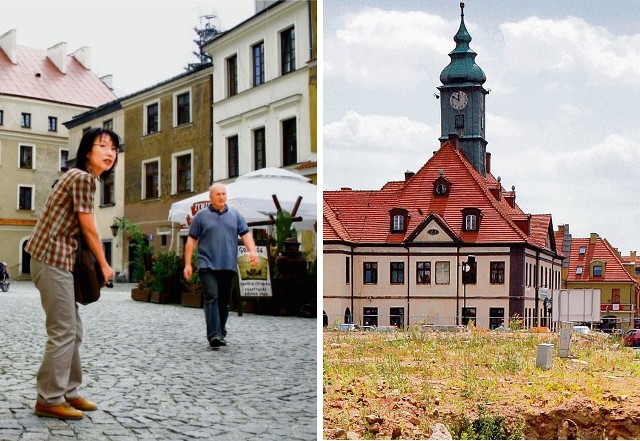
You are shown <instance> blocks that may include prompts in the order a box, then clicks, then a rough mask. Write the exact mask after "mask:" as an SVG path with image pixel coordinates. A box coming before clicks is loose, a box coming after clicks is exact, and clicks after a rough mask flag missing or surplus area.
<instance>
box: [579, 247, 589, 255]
mask: <svg viewBox="0 0 640 441" xmlns="http://www.w3.org/2000/svg"><path fill="white" fill-rule="evenodd" d="M578 252H579V253H580V254H586V252H587V247H585V246H584V245H583V246H581V247H580V250H579V251H578Z"/></svg>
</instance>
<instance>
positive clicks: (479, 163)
mask: <svg viewBox="0 0 640 441" xmlns="http://www.w3.org/2000/svg"><path fill="white" fill-rule="evenodd" d="M453 41H455V43H456V48H455V49H454V50H453V51H451V52H450V53H449V57H450V58H451V62H450V63H449V65H448V66H447V67H445V68H444V69H443V71H442V73H441V74H440V81H441V82H442V86H439V87H438V90H440V128H441V133H440V138H439V139H440V142H441V143H442V142H444V141H446V140H447V139H449V135H450V134H452V133H455V134H457V135H458V137H459V145H460V149H461V150H462V152H463V153H464V155H465V156H466V158H467V159H468V160H469V162H471V164H473V166H474V167H475V169H476V170H478V172H480V174H482V176H485V175H486V152H487V141H486V140H485V139H484V136H485V110H484V100H485V97H486V95H487V94H488V93H489V92H488V91H487V90H486V89H485V88H484V87H483V86H482V85H483V84H484V82H485V81H486V80H487V78H486V76H485V74H484V72H483V71H482V69H480V66H478V65H477V64H476V62H475V58H476V53H475V52H474V51H472V50H471V49H470V48H469V43H470V42H471V35H469V32H467V28H466V26H465V24H464V3H462V2H461V3H460V28H459V29H458V32H457V33H456V35H455V36H454V37H453Z"/></svg>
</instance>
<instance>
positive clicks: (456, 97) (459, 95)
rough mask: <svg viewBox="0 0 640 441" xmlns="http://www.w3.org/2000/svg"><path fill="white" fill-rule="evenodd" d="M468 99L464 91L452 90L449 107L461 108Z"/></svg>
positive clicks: (465, 104)
mask: <svg viewBox="0 0 640 441" xmlns="http://www.w3.org/2000/svg"><path fill="white" fill-rule="evenodd" d="M468 101H469V98H468V97H467V94H466V93H464V92H463V91H462V90H459V91H457V92H453V93H452V94H451V98H449V103H451V107H453V108H454V109H456V110H462V109H464V108H465V107H467V102H468Z"/></svg>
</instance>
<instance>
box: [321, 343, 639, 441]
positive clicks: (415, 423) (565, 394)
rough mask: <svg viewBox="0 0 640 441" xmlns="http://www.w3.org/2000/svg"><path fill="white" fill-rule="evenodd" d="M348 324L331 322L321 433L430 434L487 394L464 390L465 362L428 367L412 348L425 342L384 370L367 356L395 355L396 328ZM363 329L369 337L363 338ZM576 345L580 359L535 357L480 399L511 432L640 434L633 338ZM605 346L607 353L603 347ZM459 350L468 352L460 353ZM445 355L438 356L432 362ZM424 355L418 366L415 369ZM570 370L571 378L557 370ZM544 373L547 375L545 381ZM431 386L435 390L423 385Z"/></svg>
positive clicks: (536, 435) (473, 412)
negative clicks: (370, 364) (345, 329)
mask: <svg viewBox="0 0 640 441" xmlns="http://www.w3.org/2000/svg"><path fill="white" fill-rule="evenodd" d="M344 334H345V333H338V332H336V331H325V332H324V345H323V346H324V363H325V369H324V375H323V377H324V387H323V428H324V429H323V435H324V439H411V440H419V439H428V438H430V437H431V435H432V432H433V428H434V426H435V425H436V423H444V424H445V425H446V426H447V427H448V428H452V427H455V426H456V425H457V424H460V422H461V419H462V417H463V415H464V416H465V417H466V418H470V419H473V418H475V417H477V415H478V406H477V405H478V404H480V403H478V402H477V401H476V400H474V397H469V396H468V395H467V396H465V394H464V393H461V392H462V391H463V390H464V389H465V385H464V384H462V383H461V382H460V381H456V378H458V379H459V378H461V377H463V376H464V375H465V374H464V373H461V372H459V371H460V369H461V368H462V366H464V365H465V363H466V362H461V363H459V365H458V366H456V365H455V363H449V365H450V369H449V370H450V371H451V372H450V373H451V375H449V374H447V373H444V374H443V373H435V376H434V375H432V374H431V373H427V372H429V370H428V369H424V364H423V363H422V362H421V361H420V360H419V358H420V357H419V356H416V355H412V354H414V353H415V352H416V351H419V350H420V349H416V348H413V347H412V346H411V345H409V350H408V351H407V352H402V353H401V355H400V361H399V362H398V363H397V364H398V365H400V366H401V367H399V368H398V369H397V370H396V371H395V372H392V373H387V374H386V375H381V376H378V375H377V373H374V372H371V371H369V370H368V369H367V368H366V367H365V368H362V366H366V363H367V361H366V360H367V359H375V360H378V361H380V360H382V359H384V357H390V355H388V354H389V353H388V352H387V351H393V350H394V348H396V346H397V345H396V344H395V343H394V339H397V337H386V338H380V337H379V336H375V335H373V334H379V333H371V332H362V333H353V332H350V333H348V334H349V336H348V337H345V336H344ZM358 334H360V335H358ZM461 338H465V337H461ZM501 338H505V337H502V336H501ZM506 338H509V337H506ZM547 338H550V337H547ZM551 338H552V337H551ZM574 338H576V336H575V335H574ZM579 338H580V339H582V338H583V337H579ZM362 339H364V340H366V341H367V343H366V346H362V347H360V346H359V343H358V341H360V340H362ZM491 341H493V340H491ZM588 344H589V345H592V343H588ZM572 345H574V346H573V347H574V348H575V350H576V352H578V353H579V354H580V357H579V358H580V359H578V360H567V361H566V362H565V361H564V360H563V361H560V360H558V359H557V358H554V360H555V361H554V363H555V365H554V367H553V369H552V370H550V371H548V372H546V373H539V372H540V370H539V369H536V368H535V366H534V367H533V368H531V369H520V370H518V371H517V372H515V373H513V372H510V373H508V374H505V375H504V376H503V377H502V378H499V379H495V380H494V382H493V383H492V384H493V385H497V386H492V387H496V388H497V389H500V391H499V393H498V394H494V395H492V396H499V397H500V399H499V400H496V401H493V402H484V403H482V404H483V405H484V406H486V409H487V410H488V411H489V412H490V413H491V414H494V415H500V416H501V417H503V418H504V421H505V424H504V425H505V428H506V430H507V434H508V433H509V432H510V431H512V430H515V429H516V428H517V427H519V429H520V431H521V433H522V438H524V439H531V440H534V439H535V440H538V439H635V440H639V439H640V375H639V373H640V368H638V367H636V366H640V357H639V356H638V355H637V354H636V355H634V350H633V349H631V348H624V347H620V348H617V349H614V350H611V348H610V347H609V346H608V345H610V343H604V344H603V343H602V342H597V344H596V346H597V347H596V349H594V348H593V347H592V346H585V347H582V346H581V345H582V342H581V341H578V342H577V343H573V342H572ZM613 347H614V348H615V345H614V346H613ZM599 350H601V351H604V352H606V353H607V355H606V356H604V357H603V355H602V354H599V353H597V352H598V351H599ZM616 351H618V352H616ZM470 352H471V351H470ZM395 353H397V349H396V352H395ZM395 353H394V354H395ZM349 354H352V355H349ZM385 354H386V355H385ZM393 356H394V357H395V355H393ZM460 356H462V357H465V355H464V354H462V355H460V354H458V355H456V357H460ZM467 356H476V355H472V354H471V353H470V354H467ZM529 356H531V354H529ZM616 356H618V357H624V358H625V363H624V364H622V366H623V367H622V368H621V367H620V365H619V364H618V363H616V362H615V357H616ZM534 359H535V357H534ZM585 359H586V360H588V361H583V360H585ZM416 360H418V361H416ZM454 360H455V359H454ZM363 361H364V362H363ZM439 362H440V360H435V361H434V360H433V359H431V363H432V365H433V366H435V363H439ZM447 362H449V360H447ZM329 363H330V365H329ZM418 365H420V367H421V368H420V369H411V367H412V366H418ZM460 365H462V366H460ZM327 366H330V370H329V371H327ZM354 366H360V367H359V368H357V369H360V371H359V372H354V371H353V369H354ZM468 366H469V365H468V364H467V367H468ZM407 367H409V368H407ZM572 369H574V371H571V370H572ZM456 371H458V372H456ZM567 371H569V372H567ZM478 372H479V373H480V374H481V375H482V374H484V373H482V372H480V371H478ZM565 373H566V374H568V377H567V379H566V380H564V379H563V380H556V376H558V375H564V374H565ZM393 377H396V380H397V377H403V380H407V382H408V384H409V385H410V386H405V387H402V386H398V384H401V383H400V382H398V381H396V382H395V384H392V383H394V380H393ZM404 377H406V378H404ZM541 381H547V382H548V384H541V385H540V386H538V383H539V382H541ZM563 381H567V382H569V383H568V384H570V386H567V383H563ZM532 382H533V383H534V384H532ZM405 384H406V383H405ZM425 390H430V391H434V390H435V391H436V393H435V394H425ZM538 392H540V393H538ZM450 430H451V429H450ZM451 432H452V433H453V431H451Z"/></svg>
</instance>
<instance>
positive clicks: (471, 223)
mask: <svg viewBox="0 0 640 441" xmlns="http://www.w3.org/2000/svg"><path fill="white" fill-rule="evenodd" d="M481 219H482V212H481V211H480V210H479V209H478V208H475V207H468V208H463V209H462V229H463V230H464V231H478V229H479V228H480V220H481Z"/></svg>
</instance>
